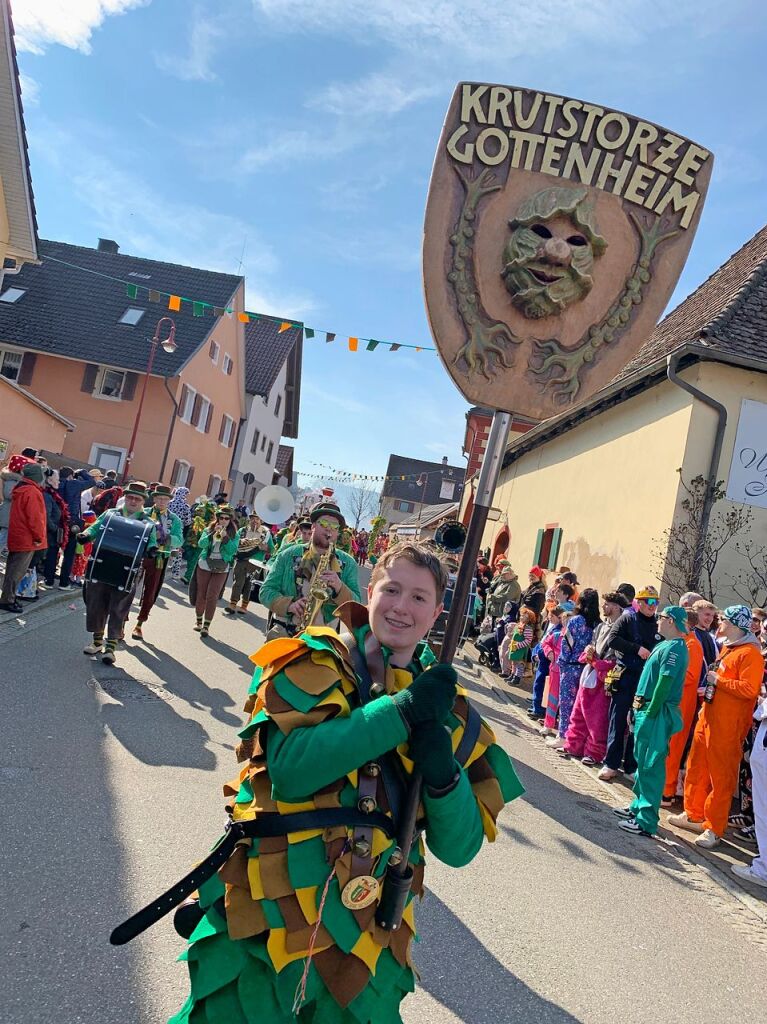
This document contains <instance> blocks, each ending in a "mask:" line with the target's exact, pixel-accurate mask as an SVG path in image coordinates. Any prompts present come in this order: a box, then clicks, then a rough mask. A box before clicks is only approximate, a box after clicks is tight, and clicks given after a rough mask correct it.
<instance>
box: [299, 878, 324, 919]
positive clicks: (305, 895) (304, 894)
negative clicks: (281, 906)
mask: <svg viewBox="0 0 767 1024" xmlns="http://www.w3.org/2000/svg"><path fill="white" fill-rule="evenodd" d="M318 888H319V886H317V885H311V886H308V887H307V888H305V889H296V899H297V900H298V903H299V905H300V907H301V913H302V914H303V915H304V917H305V918H306V921H307V924H314V923H315V922H316V920H317V890H318Z"/></svg>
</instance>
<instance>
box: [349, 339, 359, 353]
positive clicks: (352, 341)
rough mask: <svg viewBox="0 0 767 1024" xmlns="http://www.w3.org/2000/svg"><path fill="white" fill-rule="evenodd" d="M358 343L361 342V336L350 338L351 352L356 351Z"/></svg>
mask: <svg viewBox="0 0 767 1024" xmlns="http://www.w3.org/2000/svg"><path fill="white" fill-rule="evenodd" d="M358 343H359V338H349V351H350V352H356V351H357V344H358Z"/></svg>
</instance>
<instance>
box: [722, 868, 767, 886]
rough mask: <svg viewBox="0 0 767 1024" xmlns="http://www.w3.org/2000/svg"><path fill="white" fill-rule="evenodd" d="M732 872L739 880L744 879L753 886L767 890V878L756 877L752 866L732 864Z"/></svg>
mask: <svg viewBox="0 0 767 1024" xmlns="http://www.w3.org/2000/svg"><path fill="white" fill-rule="evenodd" d="M730 871H732V873H733V875H737V876H738V878H742V879H743V881H744V882H751V884H752V885H761V886H762V888H764V889H767V878H761V877H760V876H759V875H755V874H754V872H753V871H752V869H751V865H750V864H730Z"/></svg>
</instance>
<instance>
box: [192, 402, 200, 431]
mask: <svg viewBox="0 0 767 1024" xmlns="http://www.w3.org/2000/svg"><path fill="white" fill-rule="evenodd" d="M200 409H202V397H201V396H200V395H195V396H194V404H193V405H192V419H191V424H192V426H193V427H196V426H197V424H198V423H199V422H200Z"/></svg>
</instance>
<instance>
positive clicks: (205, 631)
mask: <svg viewBox="0 0 767 1024" xmlns="http://www.w3.org/2000/svg"><path fill="white" fill-rule="evenodd" d="M206 636H208V627H207V626H200V639H201V640H204V639H205V637H206Z"/></svg>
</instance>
